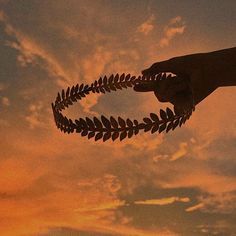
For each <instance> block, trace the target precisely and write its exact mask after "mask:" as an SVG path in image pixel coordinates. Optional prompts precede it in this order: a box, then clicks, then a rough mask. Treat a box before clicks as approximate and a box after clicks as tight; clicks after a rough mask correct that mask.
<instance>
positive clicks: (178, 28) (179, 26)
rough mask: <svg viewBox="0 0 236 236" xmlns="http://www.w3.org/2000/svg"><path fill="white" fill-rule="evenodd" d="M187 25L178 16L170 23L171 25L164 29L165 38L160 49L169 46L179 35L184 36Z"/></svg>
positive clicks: (161, 41)
mask: <svg viewBox="0 0 236 236" xmlns="http://www.w3.org/2000/svg"><path fill="white" fill-rule="evenodd" d="M185 28H186V25H185V23H184V22H183V21H182V18H181V17H180V16H177V17H175V18H173V19H171V20H170V21H169V24H168V25H167V26H166V27H165V29H164V37H163V38H162V39H161V40H160V47H165V46H168V45H169V43H170V41H171V40H172V39H173V38H174V37H175V36H176V35H177V34H183V33H184V31H185Z"/></svg>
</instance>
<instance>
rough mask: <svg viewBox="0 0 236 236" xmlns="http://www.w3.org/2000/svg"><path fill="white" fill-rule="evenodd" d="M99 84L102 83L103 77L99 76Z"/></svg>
mask: <svg viewBox="0 0 236 236" xmlns="http://www.w3.org/2000/svg"><path fill="white" fill-rule="evenodd" d="M98 84H99V85H101V84H102V77H100V78H99V80H98Z"/></svg>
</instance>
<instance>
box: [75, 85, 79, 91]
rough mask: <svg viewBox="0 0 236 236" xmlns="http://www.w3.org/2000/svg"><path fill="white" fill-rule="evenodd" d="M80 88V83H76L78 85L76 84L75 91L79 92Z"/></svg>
mask: <svg viewBox="0 0 236 236" xmlns="http://www.w3.org/2000/svg"><path fill="white" fill-rule="evenodd" d="M78 89H79V85H78V84H76V86H75V93H77V92H78Z"/></svg>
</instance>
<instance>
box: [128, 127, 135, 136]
mask: <svg viewBox="0 0 236 236" xmlns="http://www.w3.org/2000/svg"><path fill="white" fill-rule="evenodd" d="M133 134H134V130H133V129H130V130H129V131H128V138H131V137H132V136H133Z"/></svg>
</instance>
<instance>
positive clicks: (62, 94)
mask: <svg viewBox="0 0 236 236" xmlns="http://www.w3.org/2000/svg"><path fill="white" fill-rule="evenodd" d="M61 97H62V100H65V90H64V89H62V92H61Z"/></svg>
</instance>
